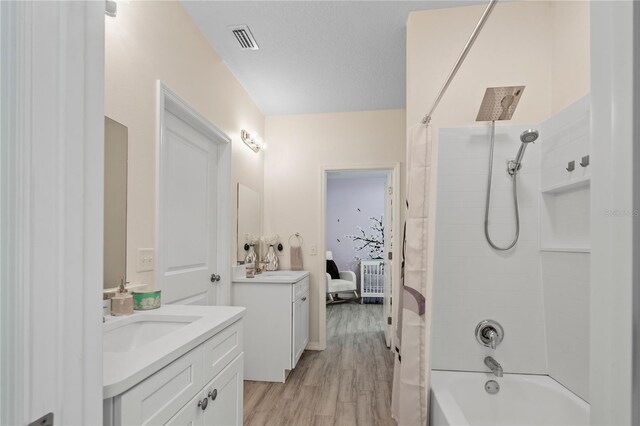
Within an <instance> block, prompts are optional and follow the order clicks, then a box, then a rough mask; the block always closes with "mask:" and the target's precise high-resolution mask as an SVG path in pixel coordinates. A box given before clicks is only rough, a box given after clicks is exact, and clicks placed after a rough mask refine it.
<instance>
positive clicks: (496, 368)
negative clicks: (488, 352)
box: [484, 356, 502, 377]
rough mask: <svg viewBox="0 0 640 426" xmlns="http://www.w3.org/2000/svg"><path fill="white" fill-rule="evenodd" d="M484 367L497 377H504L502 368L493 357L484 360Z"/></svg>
mask: <svg viewBox="0 0 640 426" xmlns="http://www.w3.org/2000/svg"><path fill="white" fill-rule="evenodd" d="M484 365H486V366H487V367H489V369H490V370H491V371H492V372H493V374H494V375H495V376H496V377H502V366H501V365H500V363H499V362H498V361H496V360H495V359H493V357H492V356H488V357H486V358H485V359H484Z"/></svg>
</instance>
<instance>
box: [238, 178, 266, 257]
mask: <svg viewBox="0 0 640 426" xmlns="http://www.w3.org/2000/svg"><path fill="white" fill-rule="evenodd" d="M261 215H262V212H261V209H260V194H258V192H257V191H255V190H253V189H251V188H249V187H247V186H245V185H243V184H241V183H238V262H244V258H245V256H246V255H247V252H246V251H245V249H244V245H245V243H246V235H247V234H252V235H255V236H260V217H261ZM258 248H259V245H258V244H256V246H255V249H256V252H257V251H258ZM258 254H259V253H258Z"/></svg>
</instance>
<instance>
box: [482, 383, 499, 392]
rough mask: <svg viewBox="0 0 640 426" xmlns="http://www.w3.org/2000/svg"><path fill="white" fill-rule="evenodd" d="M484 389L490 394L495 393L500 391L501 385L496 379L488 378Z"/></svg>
mask: <svg viewBox="0 0 640 426" xmlns="http://www.w3.org/2000/svg"><path fill="white" fill-rule="evenodd" d="M484 390H486V391H487V393H488V394H489V395H495V394H497V393H498V392H500V385H499V384H498V382H496V381H495V380H488V381H487V383H485V384H484Z"/></svg>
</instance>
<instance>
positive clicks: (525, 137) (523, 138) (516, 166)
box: [507, 129, 539, 176]
mask: <svg viewBox="0 0 640 426" xmlns="http://www.w3.org/2000/svg"><path fill="white" fill-rule="evenodd" d="M538 136H539V133H538V131H537V130H535V129H527V130H525V131H524V132H522V133H521V134H520V142H522V143H521V144H520V148H519V149H518V153H517V154H516V159H515V160H510V161H509V164H508V166H507V172H508V173H509V174H510V175H511V176H513V175H514V174H516V173H518V171H519V170H520V169H521V168H522V159H523V158H524V151H525V150H526V149H527V145H528V144H530V143H534V142H535V141H536V140H537V139H538Z"/></svg>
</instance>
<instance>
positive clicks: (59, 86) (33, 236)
mask: <svg viewBox="0 0 640 426" xmlns="http://www.w3.org/2000/svg"><path fill="white" fill-rule="evenodd" d="M0 8H1V10H2V12H1V14H2V21H3V22H2V28H3V29H2V31H3V33H2V58H1V59H2V69H1V71H0V73H1V74H2V79H3V80H2V83H1V86H2V94H3V96H2V107H1V111H2V118H1V122H2V138H1V140H0V143H1V145H2V146H1V151H0V152H2V154H1V155H2V184H3V188H11V189H10V190H9V191H4V190H3V191H2V195H1V200H2V210H1V211H2V213H1V214H2V233H3V236H4V235H6V232H7V230H10V232H12V233H11V234H10V235H7V237H8V238H7V239H6V240H5V239H4V238H3V246H2V249H3V256H2V258H1V261H2V268H1V269H2V271H3V275H2V281H3V282H2V289H3V297H2V312H3V319H2V322H3V324H8V325H9V326H11V327H15V328H14V331H13V334H12V335H11V334H6V333H5V332H6V331H7V328H3V329H2V339H1V341H2V346H3V353H2V355H3V359H2V370H1V371H2V376H3V377H2V383H3V395H2V409H0V411H1V412H2V418H1V421H0V423H3V424H28V423H30V422H32V421H33V420H35V419H37V418H39V417H41V416H42V415H44V414H46V413H48V412H52V413H53V414H54V418H55V423H56V424H99V423H101V422H102V318H101V316H102V309H101V308H100V301H101V292H102V283H101V281H102V280H101V278H100V277H101V276H102V262H103V259H102V252H103V247H102V232H103V231H102V217H103V179H104V176H103V161H104V158H103V147H104V144H103V142H104V127H103V126H104V124H103V123H104V97H103V96H104V7H103V4H100V3H98V2H86V3H84V2H74V3H72V2H16V3H13V4H12V3H11V2H10V3H7V2H2V3H1V4H0ZM7 19H9V20H11V21H12V25H11V26H10V27H9V28H7V29H5V25H4V24H5V23H6V20H7ZM8 45H13V46H12V47H11V48H9V49H7V47H8ZM7 58H10V59H11V60H9V61H7V60H6V59H7ZM7 89H9V91H10V92H11V94H10V96H9V98H5V96H4V94H5V93H7V92H6V91H7ZM9 119H11V121H9ZM8 124H10V125H11V127H7V125H8ZM7 136H10V137H7ZM8 227H11V228H8ZM13 344H15V346H11V345H13ZM8 346H9V347H8ZM5 349H7V351H6V352H5ZM5 356H7V358H5ZM7 368H9V369H13V371H7ZM7 374H10V376H9V377H7V376H6V375H7ZM5 377H7V379H8V381H7V383H5ZM5 385H6V387H5ZM8 389H11V390H12V391H13V393H7V390H8Z"/></svg>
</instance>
